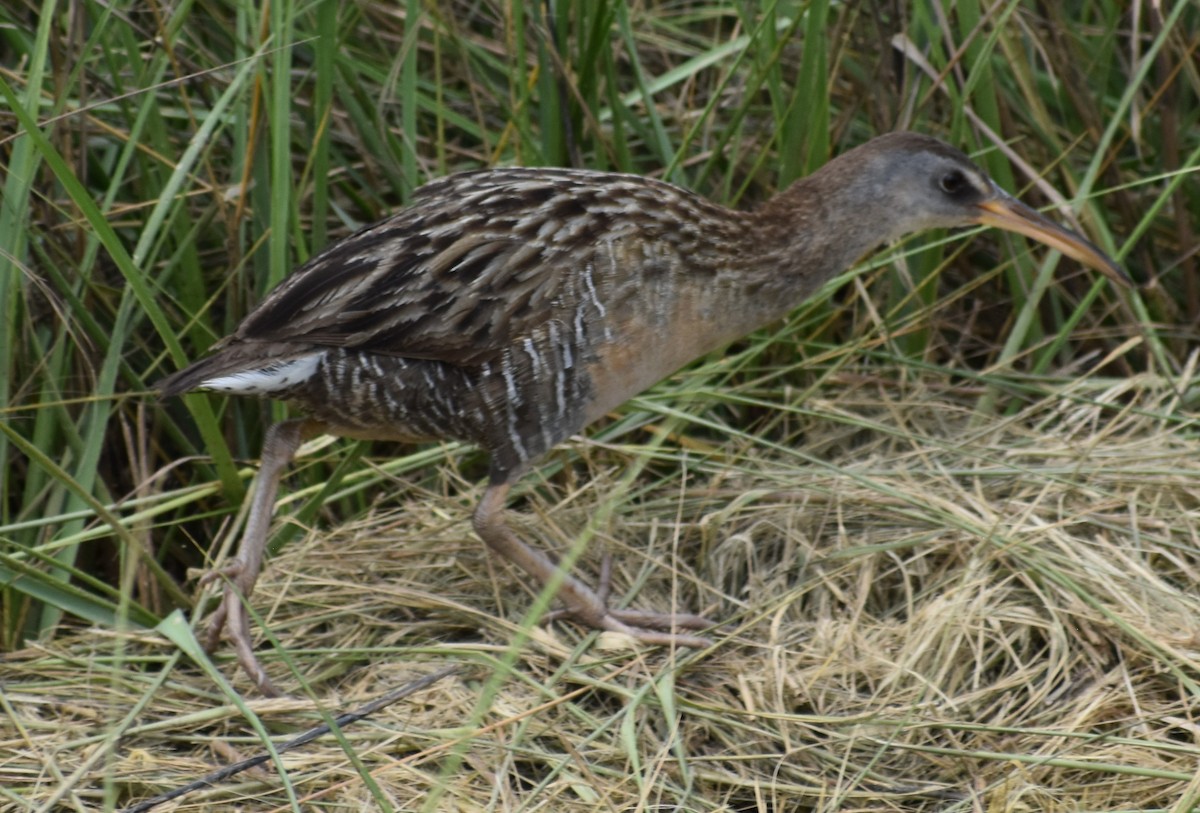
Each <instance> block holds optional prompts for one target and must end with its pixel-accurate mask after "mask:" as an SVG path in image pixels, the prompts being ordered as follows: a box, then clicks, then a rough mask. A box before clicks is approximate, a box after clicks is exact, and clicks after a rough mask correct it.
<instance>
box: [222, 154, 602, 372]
mask: <svg viewBox="0 0 1200 813" xmlns="http://www.w3.org/2000/svg"><path fill="white" fill-rule="evenodd" d="M510 176H511V177H510ZM512 178H515V179H516V180H517V181H520V182H521V185H519V186H518V187H516V188H515V189H514V187H513V184H512V183H508V182H506V181H511V180H512ZM578 186H579V183H578V180H577V179H575V178H574V177H573V176H572V175H571V174H569V173H562V174H561V175H560V174H554V173H546V172H545V171H543V172H542V173H541V174H532V173H531V174H529V175H528V176H526V175H525V174H524V173H522V172H521V171H519V170H512V171H505V170H501V171H485V172H482V173H466V174H465V175H459V176H451V177H450V178H447V179H445V180H444V181H440V182H435V183H434V184H430V185H429V186H427V187H425V188H424V189H423V190H422V193H421V194H420V195H419V196H418V197H417V199H416V200H414V204H413V206H411V207H409V208H407V209H405V210H403V211H401V212H399V213H397V214H396V215H395V216H393V217H392V218H389V219H387V220H384V221H381V222H380V223H378V224H376V225H374V226H370V227H367V228H366V229H363V230H361V231H359V232H357V233H356V234H354V235H352V236H351V237H348V238H346V239H345V240H343V241H340V242H338V243H336V244H334V245H332V246H330V247H329V248H328V249H327V250H326V251H325V252H323V253H321V254H319V255H318V256H316V257H314V258H313V259H312V260H311V261H310V262H309V263H308V264H306V265H305V266H303V267H302V268H300V269H299V270H297V271H296V272H295V273H294V274H293V275H292V276H290V277H289V278H288V279H286V280H285V281H284V282H283V283H282V284H281V285H280V286H279V287H277V288H276V289H275V290H274V291H272V293H271V294H270V295H269V296H268V297H267V298H266V300H264V301H263V303H262V304H261V305H259V307H258V308H256V309H255V310H254V312H252V313H251V314H250V315H249V316H248V317H247V318H246V319H245V321H243V323H242V324H241V326H240V327H239V328H238V330H237V333H236V338H237V339H240V340H251V341H273V342H295V343H305V344H310V345H325V346H336V347H353V348H357V349H361V350H369V351H371V352H376V353H384V354H389V355H397V356H406V357H411V358H429V359H436V360H440V361H446V362H449V363H452V364H471V363H477V362H480V361H483V360H486V359H487V358H490V357H492V356H494V355H496V354H498V353H499V352H501V351H502V350H503V349H504V348H505V347H507V346H509V345H510V344H512V343H513V342H514V341H516V340H517V339H518V338H519V337H521V336H523V335H527V334H528V333H530V332H531V331H532V330H534V329H535V328H536V327H538V326H539V325H542V324H544V323H545V322H546V321H548V320H549V319H551V318H553V311H554V310H555V308H556V307H559V306H565V307H570V303H561V302H559V299H558V297H559V294H560V292H561V289H562V283H563V280H564V278H565V276H566V275H568V274H569V273H570V270H571V269H572V268H578V267H580V265H581V264H582V263H586V262H587V261H588V259H589V258H590V256H591V255H592V253H593V252H594V251H595V248H594V244H593V243H592V242H591V241H589V240H588V239H587V238H586V236H582V238H581V239H579V240H572V241H569V242H567V243H565V244H564V243H562V242H557V243H556V242H555V240H554V239H553V235H551V234H547V233H546V232H545V229H544V226H545V224H546V222H547V221H548V220H554V219H555V218H558V219H559V220H561V221H564V222H565V220H566V219H567V218H580V217H583V218H591V217H594V215H592V214H589V213H588V212H587V211H586V210H583V211H581V210H580V208H579V201H578V199H577V196H578V195H579V192H580V190H579V189H578ZM559 209H561V210H562V212H561V215H560V214H558V210H559ZM597 219H599V218H597ZM581 231H582V232H583V233H584V235H586V233H587V232H589V231H590V230H589V229H586V228H585V229H582V230H581Z"/></svg>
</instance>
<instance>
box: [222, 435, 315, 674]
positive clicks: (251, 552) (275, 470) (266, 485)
mask: <svg viewBox="0 0 1200 813" xmlns="http://www.w3.org/2000/svg"><path fill="white" fill-rule="evenodd" d="M320 429H321V425H320V424H319V423H317V422H316V421H309V420H304V419H297V420H290V421H283V422H282V423H277V424H275V425H274V426H272V427H271V428H270V429H269V430H267V437H266V439H265V441H264V442H263V452H262V466H261V468H260V469H259V471H258V477H257V479H256V480H255V484H254V494H253V496H252V497H251V501H250V516H249V517H248V518H247V519H246V529H245V531H244V532H243V533H242V539H241V544H240V545H239V547H238V552H237V555H236V556H235V557H233V558H232V559H230V560H229V561H228V562H227V563H226V564H225V565H224V566H223V567H221V568H219V569H217V570H213V571H210V572H208V573H206V574H205V575H204V576H203V577H202V578H201V579H200V584H201V585H206V584H211V583H212V582H214V581H216V580H217V579H224V580H225V594H224V596H223V597H222V599H221V606H220V607H218V608H217V611H216V613H214V614H213V617H212V620H211V621H210V622H209V624H208V630H207V631H206V633H205V644H204V648H205V650H206V651H208V652H212V651H213V650H214V649H215V648H216V646H217V644H218V643H220V640H221V632H222V631H226V632H227V633H228V635H229V640H230V641H231V642H232V643H233V646H234V650H235V651H236V652H237V659H238V663H239V664H241V666H242V668H243V669H244V670H246V674H247V675H249V676H250V679H251V680H253V681H254V683H255V685H256V686H258V688H259V691H261V692H262V693H263V694H265V695H267V696H269V697H277V696H279V694H280V692H279V690H278V689H276V688H275V686H274V684H272V683H271V680H270V679H269V678H268V677H267V673H266V671H265V670H264V669H263V667H262V664H261V663H259V662H258V658H257V657H255V655H254V648H253V646H252V643H251V638H250V617H249V615H248V614H247V612H246V605H245V602H246V601H248V600H249V599H250V594H251V593H253V592H254V585H255V582H257V581H258V574H259V573H261V572H262V564H263V557H264V556H265V555H266V552H267V542H268V540H269V539H270V530H271V518H272V515H273V514H274V508H275V495H276V494H278V493H279V481H280V479H281V478H282V477H283V470H284V468H286V467H287V465H288V463H290V462H291V460H292V457H293V456H294V455H295V454H296V449H298V448H299V447H300V444H301V443H302V442H303V441H304V439H305V438H306V437H312V436H313V435H314V434H317V433H319V432H320Z"/></svg>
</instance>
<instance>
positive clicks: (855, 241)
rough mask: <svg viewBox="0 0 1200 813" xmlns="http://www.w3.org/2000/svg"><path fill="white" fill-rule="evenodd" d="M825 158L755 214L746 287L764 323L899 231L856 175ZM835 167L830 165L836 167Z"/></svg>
mask: <svg viewBox="0 0 1200 813" xmlns="http://www.w3.org/2000/svg"><path fill="white" fill-rule="evenodd" d="M838 169H839V168H838V166H837V162H836V161H835V162H833V163H831V164H828V165H826V167H825V168H824V169H822V170H821V171H819V172H817V173H814V174H813V175H810V176H808V177H806V178H803V179H801V180H799V181H797V182H796V183H794V184H792V186H790V187H789V188H788V189H786V190H784V191H783V192H780V193H779V194H777V195H776V196H775V197H773V198H772V199H771V200H769V201H767V202H766V203H765V204H764V205H763V206H762V207H761V208H760V209H759V210H758V211H757V212H755V213H754V217H753V221H752V222H753V228H751V229H748V230H747V233H746V235H745V238H744V243H743V247H742V262H743V263H744V266H743V267H744V268H745V269H746V270H747V273H746V281H747V290H752V291H753V292H754V293H753V299H754V301H755V303H756V308H755V310H756V311H758V312H757V313H756V314H755V316H754V319H755V321H758V322H760V324H759V325H755V327H758V326H761V324H766V323H768V322H771V321H774V320H775V319H778V318H781V317H782V316H784V315H786V314H787V313H788V312H789V311H790V310H792V309H793V308H795V307H796V306H797V305H798V304H800V303H801V302H803V301H804V300H805V299H807V298H808V297H810V296H812V295H813V294H814V293H815V292H816V291H817V289H818V288H820V287H821V286H822V285H824V284H825V283H826V282H828V281H829V280H831V279H832V278H834V277H835V276H837V275H838V274H840V273H842V272H843V271H845V270H846V269H847V268H849V267H850V266H851V265H853V264H854V263H855V262H857V261H858V260H860V259H862V258H863V257H864V256H866V255H867V254H869V253H870V252H872V251H873V250H875V249H876V248H878V247H879V246H880V245H882V244H883V243H884V242H886V241H888V240H891V239H894V238H895V237H896V236H897V235H893V234H890V233H889V229H888V226H887V223H888V222H889V221H890V219H889V218H888V216H887V213H886V212H878V211H873V210H872V206H871V205H870V203H864V200H867V201H870V200H871V197H870V196H864V195H863V193H862V190H861V189H856V188H854V181H853V179H847V178H846V177H845V176H844V174H843V173H842V172H840V171H838ZM831 170H832V171H831Z"/></svg>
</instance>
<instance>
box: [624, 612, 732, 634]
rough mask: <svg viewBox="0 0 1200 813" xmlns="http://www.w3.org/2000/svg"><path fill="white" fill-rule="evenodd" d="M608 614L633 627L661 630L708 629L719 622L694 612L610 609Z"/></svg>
mask: <svg viewBox="0 0 1200 813" xmlns="http://www.w3.org/2000/svg"><path fill="white" fill-rule="evenodd" d="M608 614H609V615H611V616H613V617H615V618H617V619H618V620H620V621H623V622H625V623H626V624H629V625H630V626H632V627H650V628H652V629H659V630H677V629H685V630H706V629H710V628H712V627H715V626H716V625H717V623H716V622H715V621H712V620H711V619H708V618H705V617H704V616H702V615H695V614H693V613H652V612H647V611H645V610H609V611H608Z"/></svg>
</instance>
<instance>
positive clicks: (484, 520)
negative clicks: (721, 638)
mask: <svg viewBox="0 0 1200 813" xmlns="http://www.w3.org/2000/svg"><path fill="white" fill-rule="evenodd" d="M511 485H512V484H511V483H509V482H504V481H493V482H491V483H490V484H489V485H488V488H487V491H485V492H484V494H483V499H481V500H480V501H479V505H478V506H476V508H475V516H474V525H475V532H476V533H477V534H479V538H480V539H482V540H483V541H484V543H485V544H486V545H487V546H488V547H489V548H490V549H491V550H492V551H494V552H495V553H498V554H500V555H501V556H503V557H504V558H506V559H508V560H509V561H510V562H512V563H513V564H515V565H517V566H518V567H520V568H521V569H522V570H524V571H525V572H526V573H528V574H530V575H531V576H533V577H534V578H536V579H537V580H538V581H540V582H541V583H542V584H543V585H545V584H547V583H549V582H550V580H551V579H552V578H554V577H555V575H556V574H558V572H559V571H560V570H561V568H560V567H559V565H558V564H557V563H556V562H554V561H553V560H552V559H551V558H550V557H549V556H547V555H546V554H545V553H543V552H542V551H539V550H536V549H534V548H531V547H529V545H526V544H525V543H524V542H522V541H521V539H520V538H519V537H518V536H517V535H516V534H515V533H513V531H512V529H511V528H509V527H508V523H506V522H505V521H504V503H505V499H506V498H507V496H508V490H509V488H510V487H511ZM561 578H562V585H561V586H560V587H559V589H558V594H557V595H558V598H559V599H561V600H562V602H563V603H564V604H566V605H567V614H568V615H570V616H571V617H572V618H574V619H575V620H576V621H578V622H580V623H581V624H584V625H586V626H589V627H591V628H593V629H598V630H613V631H615V632H623V633H625V634H626V635H629V636H632V637H633V638H636V639H637V640H639V641H645V642H646V643H651V644H668V645H675V646H686V647H694V648H701V647H706V646H709V644H710V643H711V642H710V641H709V640H708V639H707V638H704V637H702V636H699V635H692V634H690V633H687V632H681V630H685V629H691V630H697V629H706V628H708V627H711V626H712V622H711V621H709V620H708V619H707V618H704V617H702V616H698V615H692V614H690V613H654V612H644V611H640V610H621V609H609V607H608V602H607V600H606V598H605V597H602V596H601V595H600V594H598V593H597V592H596V591H595V590H593V589H592V588H590V587H588V586H587V585H586V584H584V583H583V582H582V581H580V580H579V579H577V578H575V577H574V576H572V575H571V574H570V573H563V574H562V576H561ZM605 592H606V593H607V590H605Z"/></svg>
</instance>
